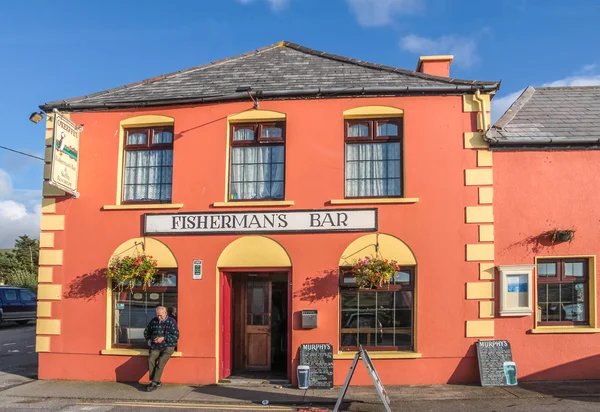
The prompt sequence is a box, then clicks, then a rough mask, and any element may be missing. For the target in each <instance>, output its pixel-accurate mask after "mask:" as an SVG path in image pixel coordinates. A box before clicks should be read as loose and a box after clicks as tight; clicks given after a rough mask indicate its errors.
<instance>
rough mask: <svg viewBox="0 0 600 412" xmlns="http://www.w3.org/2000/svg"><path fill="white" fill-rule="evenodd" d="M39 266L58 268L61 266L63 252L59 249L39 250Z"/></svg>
mask: <svg viewBox="0 0 600 412" xmlns="http://www.w3.org/2000/svg"><path fill="white" fill-rule="evenodd" d="M39 264H40V265H52V266H60V265H62V264H63V251H62V250H61V249H41V250H40V263H39Z"/></svg>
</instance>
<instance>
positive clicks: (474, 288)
mask: <svg viewBox="0 0 600 412" xmlns="http://www.w3.org/2000/svg"><path fill="white" fill-rule="evenodd" d="M467 299H494V282H467Z"/></svg>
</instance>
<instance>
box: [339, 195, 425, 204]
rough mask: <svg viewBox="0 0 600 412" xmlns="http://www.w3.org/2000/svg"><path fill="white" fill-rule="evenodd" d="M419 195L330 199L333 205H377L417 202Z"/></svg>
mask: <svg viewBox="0 0 600 412" xmlns="http://www.w3.org/2000/svg"><path fill="white" fill-rule="evenodd" d="M418 201H419V198H418V197H397V198H396V197H387V198H374V199H332V200H330V201H329V203H330V204H332V205H368V204H371V205H377V204H396V203H417V202H418Z"/></svg>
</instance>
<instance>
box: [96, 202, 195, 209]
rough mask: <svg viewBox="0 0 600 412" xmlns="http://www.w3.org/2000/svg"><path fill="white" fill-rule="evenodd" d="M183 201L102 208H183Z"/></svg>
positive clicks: (103, 207) (105, 206) (106, 207)
mask: <svg viewBox="0 0 600 412" xmlns="http://www.w3.org/2000/svg"><path fill="white" fill-rule="evenodd" d="M182 207H183V203H157V204H139V205H104V206H102V210H144V209H181V208H182Z"/></svg>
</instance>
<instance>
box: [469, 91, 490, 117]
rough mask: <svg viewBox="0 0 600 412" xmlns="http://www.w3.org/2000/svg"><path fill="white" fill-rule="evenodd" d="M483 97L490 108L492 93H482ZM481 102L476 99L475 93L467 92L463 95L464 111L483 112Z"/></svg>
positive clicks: (487, 107)
mask: <svg viewBox="0 0 600 412" xmlns="http://www.w3.org/2000/svg"><path fill="white" fill-rule="evenodd" d="M481 98H482V99H484V100H485V101H486V103H487V105H486V109H487V110H489V107H490V95H489V94H482V95H481ZM480 106H481V105H480V103H479V102H478V101H477V99H475V95H473V94H465V95H464V96H463V112H465V113H469V112H481V111H482V110H481V107H480Z"/></svg>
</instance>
